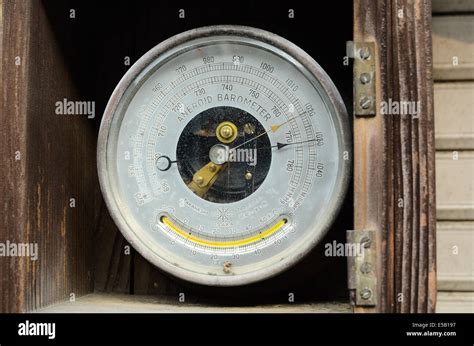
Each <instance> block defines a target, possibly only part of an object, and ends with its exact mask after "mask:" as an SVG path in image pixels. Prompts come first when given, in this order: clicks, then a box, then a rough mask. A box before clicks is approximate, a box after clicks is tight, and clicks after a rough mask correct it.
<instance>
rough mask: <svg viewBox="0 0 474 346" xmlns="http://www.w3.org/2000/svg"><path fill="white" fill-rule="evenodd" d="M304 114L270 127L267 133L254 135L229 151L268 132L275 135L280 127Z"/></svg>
mask: <svg viewBox="0 0 474 346" xmlns="http://www.w3.org/2000/svg"><path fill="white" fill-rule="evenodd" d="M306 113H307V112H302V113H300V114H298V115H295V116H294V117H293V118H290V119H287V120H285V121H284V122H282V123H281V124H278V125H272V126H270V129H268V130H267V131H265V132H262V133H260V134H258V135H256V136H255V137H253V138H250V139H249V140H248V141H245V142H243V143H241V144H239V145H236V146H235V147H232V148H231V149H237V148H239V147H241V146H243V145H245V144H247V143H250V142H252V141H254V140H256V139H257V138H259V137H262V136H263V135H265V134H267V133H268V132H270V131H271V132H273V133H275V132H277V131H278V130H279V129H280V127H282V126H283V125H285V124H288V123H289V122H290V121H292V120H295V119H296V118H299V117H300V116H302V115H303V114H306Z"/></svg>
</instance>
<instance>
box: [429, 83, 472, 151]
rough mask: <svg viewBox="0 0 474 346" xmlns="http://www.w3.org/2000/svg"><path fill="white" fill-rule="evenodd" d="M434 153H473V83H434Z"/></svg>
mask: <svg viewBox="0 0 474 346" xmlns="http://www.w3.org/2000/svg"><path fill="white" fill-rule="evenodd" d="M434 105H435V131H436V132H435V137H436V149H438V150H439V149H474V83H473V82H461V83H459V82H458V83H435V85H434Z"/></svg>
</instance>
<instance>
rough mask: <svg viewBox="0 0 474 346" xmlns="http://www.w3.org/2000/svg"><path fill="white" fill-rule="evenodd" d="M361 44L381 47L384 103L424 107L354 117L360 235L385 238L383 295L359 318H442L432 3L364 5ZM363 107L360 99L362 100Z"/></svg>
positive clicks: (357, 37) (379, 87)
mask: <svg viewBox="0 0 474 346" xmlns="http://www.w3.org/2000/svg"><path fill="white" fill-rule="evenodd" d="M354 41H355V42H375V44H376V47H377V52H378V54H377V56H376V76H377V77H376V83H377V84H376V105H380V104H381V102H382V101H386V102H388V100H389V99H391V100H394V101H414V102H418V101H419V102H420V103H419V104H420V110H421V111H420V112H419V114H418V116H417V117H413V116H411V115H410V114H406V115H387V114H382V112H381V108H380V107H377V110H376V115H375V117H364V118H358V117H355V119H354V220H355V229H371V230H375V231H376V232H377V234H378V241H377V244H378V247H379V248H378V254H379V256H377V257H378V259H377V261H378V265H377V271H378V297H379V302H378V304H377V305H376V306H375V307H357V306H356V307H355V311H357V312H368V311H378V312H434V310H435V304H436V248H435V246H436V241H435V234H436V233H435V232H436V210H435V208H436V203H435V168H434V167H435V158H434V154H435V148H434V125H433V123H434V115H433V80H432V53H431V2H430V1H429V0H395V1H390V0H382V1H375V0H356V1H355V2H354ZM355 102H357V100H355Z"/></svg>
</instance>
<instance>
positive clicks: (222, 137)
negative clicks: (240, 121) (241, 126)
mask: <svg viewBox="0 0 474 346" xmlns="http://www.w3.org/2000/svg"><path fill="white" fill-rule="evenodd" d="M237 132H238V131H237V126H235V125H234V124H233V123H231V122H230V121H223V122H221V123H220V124H219V125H218V126H217V128H216V136H217V139H218V140H219V141H220V142H221V143H226V144H227V143H231V142H233V141H234V140H235V139H236V138H237Z"/></svg>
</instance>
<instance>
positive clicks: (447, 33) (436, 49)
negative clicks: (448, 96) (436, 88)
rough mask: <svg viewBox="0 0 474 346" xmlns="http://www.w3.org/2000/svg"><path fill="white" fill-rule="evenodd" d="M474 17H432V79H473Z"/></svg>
mask: <svg viewBox="0 0 474 346" xmlns="http://www.w3.org/2000/svg"><path fill="white" fill-rule="evenodd" d="M473 33H474V15H473V16H438V17H436V16H435V17H433V60H434V78H435V80H474V34H473Z"/></svg>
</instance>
